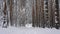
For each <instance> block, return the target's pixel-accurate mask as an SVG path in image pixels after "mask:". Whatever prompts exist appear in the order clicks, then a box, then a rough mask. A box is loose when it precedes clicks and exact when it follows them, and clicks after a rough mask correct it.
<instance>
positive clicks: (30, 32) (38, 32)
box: [0, 27, 60, 34]
mask: <svg viewBox="0 0 60 34" xmlns="http://www.w3.org/2000/svg"><path fill="white" fill-rule="evenodd" d="M0 34H60V30H57V29H55V28H53V29H49V28H32V27H31V28H27V27H17V28H16V27H8V28H0Z"/></svg>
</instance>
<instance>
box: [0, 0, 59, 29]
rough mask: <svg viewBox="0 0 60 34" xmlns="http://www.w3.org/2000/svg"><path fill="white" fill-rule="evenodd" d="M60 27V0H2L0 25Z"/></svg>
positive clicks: (0, 3)
mask: <svg viewBox="0 0 60 34" xmlns="http://www.w3.org/2000/svg"><path fill="white" fill-rule="evenodd" d="M9 26H13V27H26V26H28V27H41V28H45V27H47V28H56V29H59V28H60V0H0V27H3V28H8V27H9Z"/></svg>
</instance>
